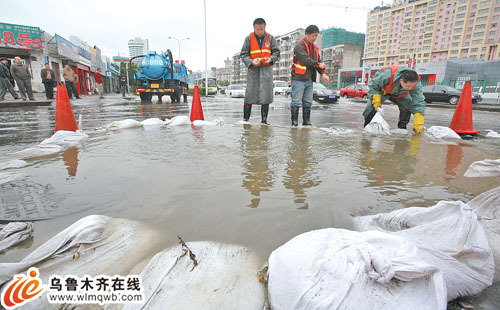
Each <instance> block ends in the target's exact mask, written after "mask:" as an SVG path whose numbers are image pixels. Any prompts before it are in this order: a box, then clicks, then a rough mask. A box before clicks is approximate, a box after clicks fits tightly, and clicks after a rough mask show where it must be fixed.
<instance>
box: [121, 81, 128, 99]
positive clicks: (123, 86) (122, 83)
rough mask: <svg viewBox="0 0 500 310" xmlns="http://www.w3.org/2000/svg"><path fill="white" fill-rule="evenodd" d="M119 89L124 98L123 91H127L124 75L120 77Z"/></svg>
mask: <svg viewBox="0 0 500 310" xmlns="http://www.w3.org/2000/svg"><path fill="white" fill-rule="evenodd" d="M120 91H121V92H122V98H125V93H126V92H127V78H126V77H124V76H122V77H121V79H120Z"/></svg>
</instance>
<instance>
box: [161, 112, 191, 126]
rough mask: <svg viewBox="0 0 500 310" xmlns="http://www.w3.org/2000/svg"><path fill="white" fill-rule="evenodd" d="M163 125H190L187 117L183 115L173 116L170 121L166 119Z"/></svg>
mask: <svg viewBox="0 0 500 310" xmlns="http://www.w3.org/2000/svg"><path fill="white" fill-rule="evenodd" d="M165 124H166V125H168V126H181V125H191V121H190V120H189V117H187V116H185V115H179V116H174V117H172V118H171V119H166V120H165Z"/></svg>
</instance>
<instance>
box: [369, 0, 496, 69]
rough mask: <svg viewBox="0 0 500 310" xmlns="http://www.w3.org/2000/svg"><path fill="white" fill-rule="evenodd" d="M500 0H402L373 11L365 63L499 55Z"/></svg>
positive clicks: (395, 63)
mask: <svg viewBox="0 0 500 310" xmlns="http://www.w3.org/2000/svg"><path fill="white" fill-rule="evenodd" d="M499 25H500V1H498V0H458V1H449V0H421V1H415V0H398V1H394V3H393V5H392V6H383V7H376V8H375V9H373V10H372V11H370V13H369V14H368V19H367V23H366V40H365V50H364V58H363V60H364V64H365V65H370V66H387V65H402V64H408V62H409V59H412V62H413V59H414V62H415V63H427V62H437V61H439V60H444V59H454V58H465V57H468V58H473V59H478V60H497V59H500V55H499V49H498V46H499V43H500V28H499Z"/></svg>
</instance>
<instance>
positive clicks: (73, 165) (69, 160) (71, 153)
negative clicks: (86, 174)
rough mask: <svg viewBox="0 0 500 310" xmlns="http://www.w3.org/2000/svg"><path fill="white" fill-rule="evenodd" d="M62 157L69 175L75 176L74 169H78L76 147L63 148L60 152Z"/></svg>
mask: <svg viewBox="0 0 500 310" xmlns="http://www.w3.org/2000/svg"><path fill="white" fill-rule="evenodd" d="M62 159H63V161H64V165H66V169H67V170H68V175H69V176H70V177H74V176H76V170H77V169H78V147H76V146H75V147H70V148H69V149H67V150H65V151H64V152H63V154H62Z"/></svg>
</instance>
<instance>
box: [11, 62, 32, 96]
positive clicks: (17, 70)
mask: <svg viewBox="0 0 500 310" xmlns="http://www.w3.org/2000/svg"><path fill="white" fill-rule="evenodd" d="M10 74H11V75H12V77H13V78H14V80H16V83H17V87H18V88H19V92H20V93H21V98H23V100H26V99H27V97H26V94H27V95H28V98H29V99H30V100H35V97H33V88H32V87H31V77H32V76H31V72H30V70H29V69H28V66H27V65H25V64H23V63H22V62H21V57H19V56H16V57H14V64H13V65H12V66H10Z"/></svg>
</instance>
